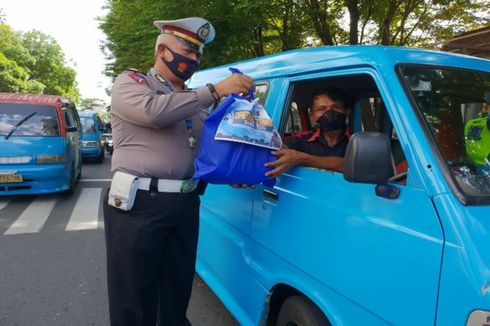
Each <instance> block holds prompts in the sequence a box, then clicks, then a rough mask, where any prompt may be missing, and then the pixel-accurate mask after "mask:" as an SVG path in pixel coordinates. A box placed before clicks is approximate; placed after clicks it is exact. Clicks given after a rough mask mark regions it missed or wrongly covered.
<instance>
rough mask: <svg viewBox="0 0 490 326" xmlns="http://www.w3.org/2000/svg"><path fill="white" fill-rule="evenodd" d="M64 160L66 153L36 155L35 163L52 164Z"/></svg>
mask: <svg viewBox="0 0 490 326" xmlns="http://www.w3.org/2000/svg"><path fill="white" fill-rule="evenodd" d="M64 162H66V155H38V156H37V164H52V163H64Z"/></svg>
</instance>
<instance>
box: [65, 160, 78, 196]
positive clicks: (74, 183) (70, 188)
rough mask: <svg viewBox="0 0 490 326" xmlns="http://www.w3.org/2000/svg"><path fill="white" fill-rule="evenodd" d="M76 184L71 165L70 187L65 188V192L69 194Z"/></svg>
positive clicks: (74, 173)
mask: <svg viewBox="0 0 490 326" xmlns="http://www.w3.org/2000/svg"><path fill="white" fill-rule="evenodd" d="M76 184H77V177H76V171H75V167H74V166H72V168H71V175H70V187H69V188H68V189H67V190H66V192H65V193H66V194H67V195H69V196H71V195H73V194H74V193H75V187H76Z"/></svg>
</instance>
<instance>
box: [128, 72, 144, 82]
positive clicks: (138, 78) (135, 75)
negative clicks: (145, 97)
mask: <svg viewBox="0 0 490 326" xmlns="http://www.w3.org/2000/svg"><path fill="white" fill-rule="evenodd" d="M126 71H129V72H130V73H129V74H128V77H129V78H131V79H132V80H134V81H135V82H137V83H138V84H144V83H146V79H145V77H146V75H145V74H144V73H142V72H141V71H139V70H138V69H135V68H126Z"/></svg>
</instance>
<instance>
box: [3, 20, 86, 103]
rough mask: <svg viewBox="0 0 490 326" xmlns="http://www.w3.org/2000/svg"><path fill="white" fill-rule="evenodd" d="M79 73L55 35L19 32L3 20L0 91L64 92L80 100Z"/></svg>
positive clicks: (56, 93) (65, 94)
mask: <svg viewBox="0 0 490 326" xmlns="http://www.w3.org/2000/svg"><path fill="white" fill-rule="evenodd" d="M75 77H76V73H75V70H73V69H72V68H69V67H67V66H65V60H64V54H63V51H62V50H61V48H60V46H59V45H58V44H57V43H56V41H55V40H54V39H53V38H52V37H50V36H48V35H45V34H43V33H41V32H37V31H32V32H28V33H25V34H23V33H18V32H14V31H12V29H11V28H10V27H9V26H8V25H7V24H0V91H4V92H19V93H34V94H52V95H61V96H65V97H69V98H70V99H72V100H73V101H74V102H75V103H78V101H79V98H80V94H79V91H78V89H77V84H76V81H75Z"/></svg>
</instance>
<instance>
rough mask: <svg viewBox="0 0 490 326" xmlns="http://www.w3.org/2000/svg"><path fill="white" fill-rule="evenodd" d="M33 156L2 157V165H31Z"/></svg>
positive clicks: (0, 158) (0, 160) (0, 157)
mask: <svg viewBox="0 0 490 326" xmlns="http://www.w3.org/2000/svg"><path fill="white" fill-rule="evenodd" d="M31 160H32V156H0V164H21V163H29V162H30V161H31Z"/></svg>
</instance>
